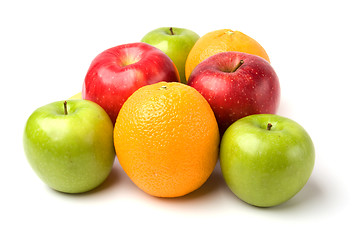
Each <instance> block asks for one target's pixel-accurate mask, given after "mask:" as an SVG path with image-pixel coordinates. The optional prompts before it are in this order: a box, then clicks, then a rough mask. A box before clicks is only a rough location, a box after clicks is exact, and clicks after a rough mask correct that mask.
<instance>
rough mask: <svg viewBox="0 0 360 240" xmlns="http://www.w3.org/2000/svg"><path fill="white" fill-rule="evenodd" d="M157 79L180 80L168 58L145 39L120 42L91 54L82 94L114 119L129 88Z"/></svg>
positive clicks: (138, 86)
mask: <svg viewBox="0 0 360 240" xmlns="http://www.w3.org/2000/svg"><path fill="white" fill-rule="evenodd" d="M161 81H165V82H179V81H180V78H179V73H178V71H177V69H176V67H175V65H174V63H173V62H172V61H171V59H170V58H169V57H168V56H167V55H166V54H165V53H163V52H162V51H160V50H159V49H157V48H155V47H153V46H151V45H149V44H147V43H130V44H124V45H120V46H116V47H113V48H110V49H108V50H105V51H104V52H102V53H100V54H99V55H98V56H96V57H95V59H94V60H93V61H92V63H91V65H90V68H89V70H88V72H87V74H86V77H85V80H84V84H83V89H82V96H83V99H87V100H90V101H93V102H96V103H97V104H99V105H100V106H101V107H102V108H103V109H104V110H105V111H106V112H107V114H108V115H109V116H110V118H111V120H112V122H113V123H115V121H116V118H117V115H118V113H119V111H120V109H121V107H122V105H123V104H124V102H125V101H126V100H127V99H128V97H129V96H130V95H131V94H132V93H133V92H135V91H136V90H137V89H139V88H140V87H142V86H145V85H148V84H153V83H157V82H161Z"/></svg>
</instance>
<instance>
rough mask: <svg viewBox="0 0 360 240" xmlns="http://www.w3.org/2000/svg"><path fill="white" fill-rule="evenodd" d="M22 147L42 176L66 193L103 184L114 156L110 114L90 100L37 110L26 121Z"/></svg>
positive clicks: (47, 182) (43, 179) (62, 102)
mask: <svg viewBox="0 0 360 240" xmlns="http://www.w3.org/2000/svg"><path fill="white" fill-rule="evenodd" d="M23 146H24V151H25V155H26V157H27V159H28V162H29V163H30V165H31V167H32V168H33V170H34V171H35V172H36V174H37V175H38V176H39V177H40V179H41V180H42V181H43V182H44V183H45V184H47V185H48V186H49V187H51V188H53V189H55V190H57V191H60V192H66V193H81V192H86V191H89V190H91V189H94V188H95V187H97V186H98V185H100V184H101V183H102V182H103V181H104V180H105V179H106V178H107V176H108V175H109V173H110V171H111V169H112V166H113V162H114V158H115V150H114V145H113V124H112V122H111V120H110V117H109V116H108V115H107V113H106V112H105V111H104V110H103V109H102V108H101V107H100V106H99V105H97V104H96V103H94V102H91V101H87V100H68V101H65V102H64V101H59V102H54V103H50V104H48V105H45V106H42V107H40V108H38V109H36V110H35V111H34V112H33V113H32V114H31V116H30V117H29V118H28V120H27V122H26V126H25V130H24V135H23Z"/></svg>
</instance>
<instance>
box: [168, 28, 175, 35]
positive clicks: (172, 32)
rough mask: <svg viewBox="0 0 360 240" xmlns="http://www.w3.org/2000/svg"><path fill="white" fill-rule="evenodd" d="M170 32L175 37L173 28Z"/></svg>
mask: <svg viewBox="0 0 360 240" xmlns="http://www.w3.org/2000/svg"><path fill="white" fill-rule="evenodd" d="M169 30H170V33H171V35H175V34H174V31H173V28H172V27H170V28H169Z"/></svg>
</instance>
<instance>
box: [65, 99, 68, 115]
mask: <svg viewBox="0 0 360 240" xmlns="http://www.w3.org/2000/svg"><path fill="white" fill-rule="evenodd" d="M64 113H65V115H68V111H67V102H66V101H64Z"/></svg>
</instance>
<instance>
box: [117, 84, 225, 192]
mask: <svg viewBox="0 0 360 240" xmlns="http://www.w3.org/2000/svg"><path fill="white" fill-rule="evenodd" d="M114 144H115V150H116V155H117V157H118V159H119V162H120V164H121V166H122V168H123V169H124V171H125V172H126V174H127V175H128V176H129V177H130V179H131V180H132V181H133V182H134V183H135V184H136V185H137V186H138V187H139V188H140V189H142V190H143V191H144V192H146V193H148V194H150V195H153V196H158V197H179V196H183V195H185V194H188V193H190V192H192V191H194V190H196V189H198V188H199V187H200V186H201V185H202V184H203V183H205V181H206V180H207V179H208V177H209V176H210V174H211V173H212V171H213V170H214V168H215V164H216V161H217V159H218V151H219V149H218V147H219V146H218V145H219V130H218V125H217V122H216V119H215V116H214V113H213V111H212V110H211V108H210V105H209V104H208V102H207V101H206V100H205V98H203V96H202V95H201V94H200V93H199V92H198V91H196V90H195V89H194V88H192V87H190V86H187V85H185V84H181V83H165V82H160V83H156V84H153V85H148V86H144V87H142V88H140V89H138V90H137V91H135V92H134V93H133V94H132V95H131V96H130V97H129V98H128V100H127V101H126V102H125V103H124V105H123V107H122V108H121V110H120V112H119V115H118V117H117V120H116V123H115V128H114Z"/></svg>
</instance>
